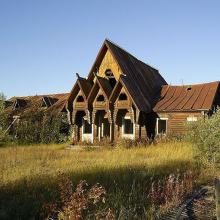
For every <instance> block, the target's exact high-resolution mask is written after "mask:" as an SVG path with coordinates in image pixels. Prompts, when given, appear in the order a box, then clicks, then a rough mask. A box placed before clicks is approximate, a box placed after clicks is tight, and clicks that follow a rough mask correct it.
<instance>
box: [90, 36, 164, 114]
mask: <svg viewBox="0 0 220 220" xmlns="http://www.w3.org/2000/svg"><path fill="white" fill-rule="evenodd" d="M108 49H109V50H110V52H111V53H112V55H113V57H114V59H115V61H116V62H117V64H118V66H119V69H120V72H121V73H122V74H121V80H122V82H123V85H124V86H125V87H126V88H127V90H128V92H129V94H130V96H131V98H132V99H133V101H134V102H135V104H136V105H137V107H138V108H139V110H140V111H145V112H151V111H152V97H153V96H154V95H155V94H156V93H157V92H158V91H159V90H160V89H161V86H162V85H167V82H166V81H165V80H164V78H163V77H162V76H161V75H160V73H159V72H158V70H157V69H155V68H153V67H151V66H149V65H148V64H146V63H144V62H142V61H140V60H138V59H137V58H135V57H134V56H133V55H131V54H130V53H128V52H127V51H125V50H124V49H122V48H121V47H119V46H118V45H116V44H115V43H113V42H111V41H110V40H108V39H106V40H105V41H104V43H103V45H102V47H101V49H100V51H99V54H98V56H97V58H96V60H95V62H94V64H93V66H92V69H91V71H90V73H89V75H88V79H89V80H92V78H93V72H96V68H97V67H98V66H99V65H100V63H101V61H102V57H103V56H104V54H105V53H106V51H107V50H108Z"/></svg>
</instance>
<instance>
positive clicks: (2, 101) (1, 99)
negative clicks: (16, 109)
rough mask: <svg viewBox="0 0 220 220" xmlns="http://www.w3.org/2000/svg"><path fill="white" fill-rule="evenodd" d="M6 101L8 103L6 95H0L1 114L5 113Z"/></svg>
mask: <svg viewBox="0 0 220 220" xmlns="http://www.w3.org/2000/svg"><path fill="white" fill-rule="evenodd" d="M5 101H6V96H5V95H4V93H2V92H1V93H0V112H2V111H4V109H5V107H6V106H5Z"/></svg>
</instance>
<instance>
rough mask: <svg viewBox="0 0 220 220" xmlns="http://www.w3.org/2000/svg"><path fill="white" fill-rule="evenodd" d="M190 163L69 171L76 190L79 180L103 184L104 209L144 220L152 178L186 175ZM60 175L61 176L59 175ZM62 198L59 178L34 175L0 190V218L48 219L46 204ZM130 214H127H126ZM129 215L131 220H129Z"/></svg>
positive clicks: (90, 183)
mask: <svg viewBox="0 0 220 220" xmlns="http://www.w3.org/2000/svg"><path fill="white" fill-rule="evenodd" d="M188 169H190V168H189V164H188V163H187V162H182V161H172V162H170V163H169V164H166V166H156V167H154V168H152V169H148V168H145V167H144V166H141V167H140V166H124V167H121V168H118V169H111V170H110V169H105V168H104V166H103V167H101V168H99V169H97V170H91V169H88V170H87V171H85V172H81V173H80V172H74V173H73V172H69V173H66V174H67V176H68V177H69V178H70V179H71V180H73V183H74V187H76V185H77V184H78V183H79V181H80V180H87V182H88V184H89V188H91V186H92V185H94V184H95V183H97V182H98V183H100V184H101V185H102V186H104V187H105V189H106V191H107V196H106V198H107V202H106V203H105V204H102V207H101V208H102V209H107V208H111V209H112V210H113V212H114V213H115V214H116V215H117V216H119V215H121V212H122V207H124V208H123V209H124V210H129V212H131V213H127V214H126V215H127V217H126V219H133V217H132V216H133V215H134V213H132V212H135V215H138V216H139V217H140V218H138V219H142V216H144V212H145V209H146V208H147V207H148V206H149V199H148V195H149V190H150V187H151V181H152V178H153V179H154V180H155V181H157V180H159V179H162V178H163V177H164V176H168V175H170V174H171V173H174V174H175V173H176V174H177V172H178V170H179V172H180V173H182V174H183V173H185V172H187V171H188ZM57 176H58V175H57ZM58 198H59V186H58V179H57V178H54V177H51V176H40V177H37V176H33V177H32V178H31V179H22V180H20V181H19V182H12V183H11V184H8V185H6V186H1V187H0V219H2V220H3V219H5V220H6V219H7V220H8V219H14V220H16V219H28V220H30V219H45V216H41V215H40V213H43V205H44V204H45V203H49V202H56V201H57V200H58ZM120 210H121V211H120ZM127 212H128V211H127ZM129 216H130V217H129Z"/></svg>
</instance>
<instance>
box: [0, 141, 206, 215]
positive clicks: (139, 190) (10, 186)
mask: <svg viewBox="0 0 220 220" xmlns="http://www.w3.org/2000/svg"><path fill="white" fill-rule="evenodd" d="M196 155H197V153H196V151H193V150H192V147H191V146H190V145H188V144H185V143H167V144H164V143H163V144H161V145H160V144H159V145H157V146H153V145H151V146H149V147H146V148H132V149H129V150H127V149H111V150H109V149H102V148H101V149H95V150H90V151H85V150H84V151H82V150H68V149H66V148H65V145H39V146H25V147H24V146H13V147H4V148H0V170H1V173H0V193H1V194H0V200H1V203H0V205H1V214H0V218H1V219H33V218H34V217H35V219H38V218H40V216H39V213H40V212H41V211H42V210H41V208H42V206H43V204H44V203H45V202H49V201H51V200H56V198H57V197H58V193H57V190H58V185H57V175H58V172H59V171H60V172H62V173H66V174H67V175H68V176H70V178H71V179H72V180H74V181H75V184H77V183H78V182H79V181H80V180H84V179H86V180H87V181H88V183H89V184H94V183H96V182H99V183H100V184H101V185H103V186H104V187H105V188H106V190H107V193H108V197H107V198H108V204H107V205H108V207H109V206H111V209H112V210H113V211H114V212H115V213H116V215H117V216H118V218H119V219H123V218H124V219H135V216H137V218H138V216H139V217H140V216H142V217H143V216H145V217H146V216H147V214H146V213H147V210H148V208H149V207H150V201H148V200H149V198H148V196H149V191H150V186H151V183H152V181H153V180H154V181H158V180H159V179H160V180H162V179H163V178H165V177H166V178H167V177H168V176H169V175H170V174H174V175H178V174H179V175H180V176H181V175H184V174H185V173H189V172H193V173H194V174H195V175H199V174H200V173H201V170H202V169H201V168H202V165H201V161H198V160H195V159H194V158H195V157H196ZM51 191H52V192H53V193H52V194H51ZM103 209H104V207H103ZM125 216H126V218H125ZM146 218H147V217H146Z"/></svg>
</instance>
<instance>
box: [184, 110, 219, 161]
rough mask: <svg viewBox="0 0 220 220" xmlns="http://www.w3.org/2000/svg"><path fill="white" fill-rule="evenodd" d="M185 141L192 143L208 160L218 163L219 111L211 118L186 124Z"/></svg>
mask: <svg viewBox="0 0 220 220" xmlns="http://www.w3.org/2000/svg"><path fill="white" fill-rule="evenodd" d="M187 130H188V132H187V134H186V140H187V141H189V142H191V143H194V144H195V145H196V146H197V147H198V149H199V150H200V151H201V152H202V153H203V154H204V155H205V156H207V157H208V159H209V160H214V161H216V162H219V161H220V156H219V152H220V110H217V111H216V112H215V113H214V114H213V115H212V117H210V118H209V119H208V118H205V119H204V118H200V119H199V120H198V121H196V122H190V123H188V124H187Z"/></svg>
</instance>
